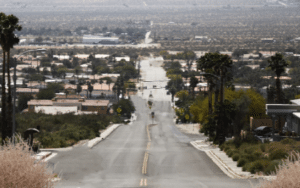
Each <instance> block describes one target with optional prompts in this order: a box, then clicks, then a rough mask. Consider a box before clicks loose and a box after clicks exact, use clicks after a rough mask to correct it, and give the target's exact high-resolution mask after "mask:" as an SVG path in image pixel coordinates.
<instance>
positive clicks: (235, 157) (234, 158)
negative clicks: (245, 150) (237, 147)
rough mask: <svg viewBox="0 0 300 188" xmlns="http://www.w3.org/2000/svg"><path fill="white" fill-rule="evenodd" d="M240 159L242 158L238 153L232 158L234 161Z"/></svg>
mask: <svg viewBox="0 0 300 188" xmlns="http://www.w3.org/2000/svg"><path fill="white" fill-rule="evenodd" d="M239 158H240V154H237V153H236V154H234V155H233V156H232V160H233V161H238V160H239Z"/></svg>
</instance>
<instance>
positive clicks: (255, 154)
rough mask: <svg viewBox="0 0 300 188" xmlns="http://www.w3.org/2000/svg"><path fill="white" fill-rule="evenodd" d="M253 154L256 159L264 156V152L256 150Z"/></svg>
mask: <svg viewBox="0 0 300 188" xmlns="http://www.w3.org/2000/svg"><path fill="white" fill-rule="evenodd" d="M252 155H253V156H254V157H255V158H256V159H259V158H261V157H262V153H261V152H259V151H256V152H254V153H253V154H252Z"/></svg>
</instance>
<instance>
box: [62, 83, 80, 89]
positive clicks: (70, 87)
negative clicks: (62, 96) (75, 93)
mask: <svg viewBox="0 0 300 188" xmlns="http://www.w3.org/2000/svg"><path fill="white" fill-rule="evenodd" d="M64 88H65V89H77V85H73V84H65V85H64Z"/></svg>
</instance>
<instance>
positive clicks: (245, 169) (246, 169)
mask: <svg viewBox="0 0 300 188" xmlns="http://www.w3.org/2000/svg"><path fill="white" fill-rule="evenodd" d="M250 167H251V163H246V164H245V165H244V166H243V168H242V170H243V171H249V168H250Z"/></svg>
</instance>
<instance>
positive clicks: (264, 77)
mask: <svg viewBox="0 0 300 188" xmlns="http://www.w3.org/2000/svg"><path fill="white" fill-rule="evenodd" d="M261 78H263V79H270V78H271V76H262V77H261ZM274 79H277V77H276V76H275V77H274ZM279 79H280V80H291V79H292V78H291V77H288V76H280V77H279Z"/></svg>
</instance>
